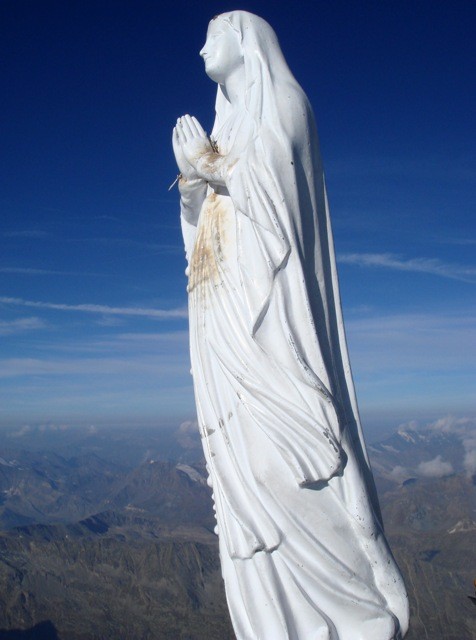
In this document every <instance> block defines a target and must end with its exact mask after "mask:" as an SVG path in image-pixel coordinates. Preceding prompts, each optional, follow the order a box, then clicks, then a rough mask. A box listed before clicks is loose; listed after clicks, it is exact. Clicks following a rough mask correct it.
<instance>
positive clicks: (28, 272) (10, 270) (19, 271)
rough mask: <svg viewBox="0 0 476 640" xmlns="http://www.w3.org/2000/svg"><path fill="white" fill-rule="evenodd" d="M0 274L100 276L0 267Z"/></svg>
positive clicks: (97, 274) (73, 272) (82, 272)
mask: <svg viewBox="0 0 476 640" xmlns="http://www.w3.org/2000/svg"><path fill="white" fill-rule="evenodd" d="M0 273H11V274H18V275H25V276H101V274H99V273H88V272H86V271H55V270H53V269H35V268H29V267H0Z"/></svg>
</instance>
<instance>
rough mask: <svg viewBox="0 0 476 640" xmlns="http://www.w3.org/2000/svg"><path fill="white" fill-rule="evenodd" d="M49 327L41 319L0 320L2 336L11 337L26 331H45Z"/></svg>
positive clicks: (0, 334) (0, 333)
mask: <svg viewBox="0 0 476 640" xmlns="http://www.w3.org/2000/svg"><path fill="white" fill-rule="evenodd" d="M46 326H47V325H46V324H45V323H44V322H43V320H41V319H40V318H35V317H32V318H17V319H16V320H10V321H5V320H0V336H9V335H14V334H17V333H23V332H24V331H33V330H35V329H44V328H45V327H46Z"/></svg>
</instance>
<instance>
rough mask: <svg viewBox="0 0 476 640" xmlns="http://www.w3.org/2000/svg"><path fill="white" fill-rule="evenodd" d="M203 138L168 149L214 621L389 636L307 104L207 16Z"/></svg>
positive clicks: (276, 65) (195, 126)
mask: <svg viewBox="0 0 476 640" xmlns="http://www.w3.org/2000/svg"><path fill="white" fill-rule="evenodd" d="M200 55H201V56H202V57H203V59H204V61H205V70H206V72H207V74H208V75H209V77H210V78H211V79H212V80H214V81H215V82H217V84H218V90H217V99H216V118H215V124H214V126H213V131H212V133H211V136H210V138H208V137H207V134H206V133H205V132H204V130H203V128H202V127H201V125H200V124H199V123H198V122H197V120H196V119H195V118H193V117H190V116H188V115H186V116H183V117H182V118H180V119H179V120H178V122H177V125H176V127H175V129H174V132H173V146H174V152H175V156H176V160H177V164H178V167H179V170H180V172H181V178H180V182H179V189H180V195H181V200H180V204H181V221H182V229H183V237H184V241H185V248H186V254H187V260H188V269H187V274H188V276H189V284H188V292H189V309H190V350H191V360H192V374H193V379H194V386H195V398H196V404H197V412H198V420H199V425H200V432H201V436H202V439H203V448H204V452H205V457H206V462H207V468H208V472H209V483H210V485H211V486H212V487H213V499H214V502H215V509H216V518H217V523H218V526H217V532H218V535H219V545H220V555H221V563H222V571H223V577H224V581H225V588H226V595H227V600H228V605H229V609H230V613H231V619H232V623H233V626H234V630H235V633H236V636H237V638H239V639H240V640H245V639H246V640H257V639H259V640H286V639H294V640H390V639H397V638H402V637H403V635H404V634H405V632H406V629H407V626H408V603H407V596H406V593H405V588H404V585H403V582H402V578H401V575H400V573H399V570H398V568H397V566H396V564H395V562H394V560H393V557H392V554H391V552H390V550H389V547H388V545H387V542H386V540H385V537H384V534H383V530H382V523H381V517H380V511H379V505H378V501H377V496H376V492H375V485H374V481H373V477H372V473H371V470H370V466H369V461H368V457H367V453H366V450H365V444H364V441H363V437H362V431H361V427H360V422H359V416H358V410H357V403H356V399H355V394H354V386H353V382H352V376H351V371H350V366H349V359H348V353H347V346H346V341H345V335H344V326H343V322H342V313H341V306H340V301H339V290H338V282H337V273H336V264H335V256H334V247H333V241H332V232H331V224H330V219H329V210H328V206H327V199H326V191H325V185H324V177H323V171H322V165H321V158H320V154H319V147H318V139H317V133H316V127H315V123H314V117H313V114H312V110H311V107H310V105H309V103H308V101H307V98H306V96H305V94H304V93H303V90H302V89H301V87H300V86H299V85H298V83H297V82H296V80H295V79H294V77H293V75H292V74H291V72H290V70H289V68H288V66H287V64H286V62H285V60H284V58H283V55H282V53H281V49H280V47H279V44H278V41H277V38H276V35H275V33H274V31H273V30H272V29H271V27H270V26H269V25H268V24H267V23H266V22H265V21H264V20H262V19H261V18H258V17H257V16H255V15H252V14H250V13H247V12H245V11H233V12H231V13H225V14H223V15H220V16H217V17H215V18H214V19H213V20H212V21H211V22H210V26H209V29H208V35H207V40H206V43H205V46H204V47H203V49H202V51H201V52H200Z"/></svg>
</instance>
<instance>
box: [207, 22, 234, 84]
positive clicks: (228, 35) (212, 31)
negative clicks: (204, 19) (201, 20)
mask: <svg viewBox="0 0 476 640" xmlns="http://www.w3.org/2000/svg"><path fill="white" fill-rule="evenodd" d="M230 17H231V14H230V13H223V14H222V15H219V16H216V17H215V18H213V19H212V20H211V22H210V24H209V26H208V31H207V39H206V42H205V45H204V46H203V48H202V50H201V51H200V55H201V56H202V58H203V60H204V62H205V71H206V73H207V75H208V76H209V77H210V78H211V79H212V80H214V81H215V82H218V83H219V84H224V82H225V80H226V78H227V77H229V75H231V74H232V73H233V72H234V71H235V70H236V69H237V68H238V67H239V66H241V65H242V64H243V48H242V44H241V41H242V38H241V33H240V31H239V29H237V28H236V27H235V26H234V25H233V23H232V21H231V19H230Z"/></svg>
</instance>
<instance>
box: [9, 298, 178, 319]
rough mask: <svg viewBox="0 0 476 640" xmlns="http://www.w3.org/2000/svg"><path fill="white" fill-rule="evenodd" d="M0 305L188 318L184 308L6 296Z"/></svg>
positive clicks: (144, 316)
mask: <svg viewBox="0 0 476 640" xmlns="http://www.w3.org/2000/svg"><path fill="white" fill-rule="evenodd" d="M0 304H6V305H12V306H19V307H30V308H34V309H50V310H53V311H79V312H82V313H93V314H100V315H103V316H107V315H112V316H136V317H143V318H156V319H161V320H165V319H172V318H187V316H188V311H187V309H186V308H185V307H179V308H176V309H150V308H147V307H110V306H108V305H103V304H58V303H55V302H41V301H35V300H24V299H23V298H9V297H6V296H0Z"/></svg>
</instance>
